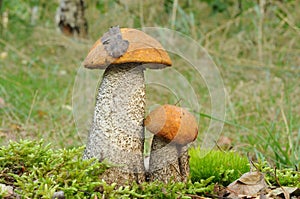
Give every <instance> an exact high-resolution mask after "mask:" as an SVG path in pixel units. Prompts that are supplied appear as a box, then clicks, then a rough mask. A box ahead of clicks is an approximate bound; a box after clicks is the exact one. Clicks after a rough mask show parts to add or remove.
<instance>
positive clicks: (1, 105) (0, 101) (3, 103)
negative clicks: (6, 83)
mask: <svg viewBox="0 0 300 199" xmlns="http://www.w3.org/2000/svg"><path fill="white" fill-rule="evenodd" d="M4 107H5V101H4V99H3V98H1V97H0V108H4Z"/></svg>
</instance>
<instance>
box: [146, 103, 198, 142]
mask: <svg viewBox="0 0 300 199" xmlns="http://www.w3.org/2000/svg"><path fill="white" fill-rule="evenodd" d="M144 124H145V126H146V128H147V129H148V130H149V131H150V132H151V133H153V134H155V135H157V136H160V137H163V138H166V139H167V140H170V141H174V142H175V143H177V144H181V145H185V144H188V143H190V142H192V141H194V140H195V139H196V138H197V135H198V123H197V120H196V118H195V117H194V116H193V115H192V114H191V113H189V112H188V111H187V110H185V109H183V108H181V107H177V106H174V105H169V104H166V105H163V106H161V107H158V108H156V109H155V110H153V111H152V112H150V114H149V115H148V116H147V117H146V119H145V122H144Z"/></svg>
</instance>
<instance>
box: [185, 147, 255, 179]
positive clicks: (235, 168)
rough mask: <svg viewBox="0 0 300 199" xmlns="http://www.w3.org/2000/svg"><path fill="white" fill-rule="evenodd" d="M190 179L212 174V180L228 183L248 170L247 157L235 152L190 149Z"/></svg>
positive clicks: (203, 177) (206, 176) (202, 177)
mask: <svg viewBox="0 0 300 199" xmlns="http://www.w3.org/2000/svg"><path fill="white" fill-rule="evenodd" d="M190 156H191V159H190V167H191V179H192V181H193V182H196V181H199V180H201V179H207V178H209V177H211V176H214V179H213V182H215V183H219V184H222V185H228V184H230V183H231V182H233V181H235V180H236V179H238V178H239V177H240V176H241V175H242V174H243V173H246V172H249V171H250V166H249V161H248V159H247V157H243V156H240V155H239V154H237V153H235V152H231V151H228V152H224V151H216V150H212V151H205V150H200V148H192V149H191V150H190Z"/></svg>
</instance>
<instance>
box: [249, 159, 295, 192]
mask: <svg viewBox="0 0 300 199" xmlns="http://www.w3.org/2000/svg"><path fill="white" fill-rule="evenodd" d="M254 165H255V167H256V168H258V170H259V171H261V172H263V173H264V174H265V179H266V181H267V182H268V183H269V184H271V185H276V186H289V187H298V188H300V172H299V171H296V170H295V169H292V168H285V169H276V170H275V168H272V167H271V166H269V164H268V163H267V162H266V161H261V162H259V163H255V164H254ZM275 174H276V175H275ZM276 179H277V180H276Z"/></svg>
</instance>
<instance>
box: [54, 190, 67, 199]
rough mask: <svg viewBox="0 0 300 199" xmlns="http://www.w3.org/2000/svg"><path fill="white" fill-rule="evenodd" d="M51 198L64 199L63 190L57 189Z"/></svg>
mask: <svg viewBox="0 0 300 199" xmlns="http://www.w3.org/2000/svg"><path fill="white" fill-rule="evenodd" d="M52 199H65V193H64V192H63V191H57V192H55V193H54V194H53V196H52Z"/></svg>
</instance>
